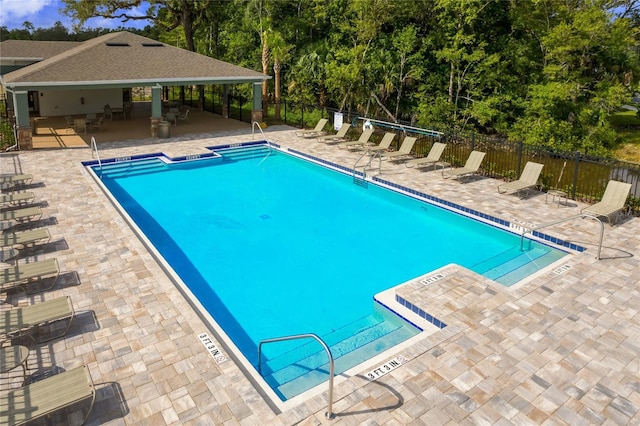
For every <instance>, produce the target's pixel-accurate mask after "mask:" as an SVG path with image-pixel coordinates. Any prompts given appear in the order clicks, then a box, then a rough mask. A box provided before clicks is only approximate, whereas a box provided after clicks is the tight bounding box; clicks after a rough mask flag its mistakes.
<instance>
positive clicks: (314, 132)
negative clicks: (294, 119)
mask: <svg viewBox="0 0 640 426" xmlns="http://www.w3.org/2000/svg"><path fill="white" fill-rule="evenodd" d="M328 122H329V120H327V119H326V118H321V119H320V120H318V123H317V124H316V127H314V128H313V129H311V130H298V131H297V132H296V136H298V137H301V138H317V137H318V136H323V135H326V134H327V132H325V131H324V130H323V129H324V126H325V125H326V124H327V123H328Z"/></svg>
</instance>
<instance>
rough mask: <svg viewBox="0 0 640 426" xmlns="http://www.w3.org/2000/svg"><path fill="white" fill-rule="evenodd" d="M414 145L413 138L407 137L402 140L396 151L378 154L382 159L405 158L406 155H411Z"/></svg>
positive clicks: (414, 140)
mask: <svg viewBox="0 0 640 426" xmlns="http://www.w3.org/2000/svg"><path fill="white" fill-rule="evenodd" d="M415 143H416V138H414V137H413V136H407V137H405V138H404V140H403V141H402V145H400V148H399V149H398V150H397V151H391V152H383V153H381V154H380V157H382V158H383V159H385V158H386V159H391V158H398V157H406V156H408V155H411V149H413V145H414V144H415Z"/></svg>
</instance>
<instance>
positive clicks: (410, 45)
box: [0, 0, 640, 154]
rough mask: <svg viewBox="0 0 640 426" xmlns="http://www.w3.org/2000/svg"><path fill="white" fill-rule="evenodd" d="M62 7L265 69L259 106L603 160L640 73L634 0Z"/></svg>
mask: <svg viewBox="0 0 640 426" xmlns="http://www.w3.org/2000/svg"><path fill="white" fill-rule="evenodd" d="M64 1H65V3H66V9H65V13H66V14H68V15H69V16H71V17H73V18H74V19H75V21H76V22H77V23H78V26H79V27H78V29H79V28H81V25H82V24H83V23H84V22H85V21H86V19H88V18H90V17H95V16H101V17H105V18H118V19H121V20H122V19H124V20H125V23H126V20H127V19H129V20H132V19H150V20H151V21H152V22H153V23H154V25H153V26H150V27H147V28H146V29H145V30H144V31H142V32H141V33H142V34H143V35H146V36H148V37H152V38H155V39H159V40H161V41H164V42H166V43H169V44H172V45H179V46H181V47H184V48H187V49H190V50H192V51H196V52H199V53H202V54H205V55H209V56H212V57H215V58H218V59H222V60H225V61H229V62H232V63H235V64H239V65H242V66H246V67H249V68H252V69H258V70H262V71H263V72H265V73H268V74H271V75H273V76H274V79H272V80H270V81H269V82H268V84H265V87H264V89H263V92H264V95H265V97H266V98H267V99H273V100H275V101H279V100H280V99H281V98H282V99H287V100H288V101H293V102H304V103H306V104H314V105H315V104H319V105H323V106H329V107H335V108H338V109H340V110H350V111H357V112H360V113H362V114H369V115H375V116H384V117H387V118H388V119H389V120H392V121H393V120H407V121H410V122H412V123H414V124H415V125H419V126H421V127H428V128H435V129H452V128H454V129H469V130H471V129H473V130H478V131H481V132H485V133H489V134H497V135H501V136H508V137H510V138H513V139H519V140H523V141H525V142H527V143H531V144H535V145H545V146H549V147H551V148H553V149H558V150H572V151H575V150H579V151H583V152H584V151H588V152H589V153H592V154H596V153H599V154H603V153H606V152H607V150H608V148H609V147H611V146H613V144H614V143H615V138H616V134H615V132H614V131H613V130H612V128H611V127H610V125H609V123H608V117H609V116H610V114H612V112H614V111H615V110H616V109H617V108H619V107H620V106H621V105H622V104H625V103H628V102H629V101H630V99H631V95H632V93H633V92H634V91H636V90H638V79H639V77H640V60H639V57H640V31H639V30H640V12H639V8H640V0H208V1H204V0H151V1H148V2H147V3H148V5H149V7H148V10H147V14H146V15H144V16H141V15H136V16H133V15H131V16H130V15H128V14H127V11H128V10H132V9H131V8H133V7H137V6H139V5H140V4H141V1H139V0H96V1H91V2H75V1H74V0H64ZM5 30H6V29H5ZM25 30H27V29H25ZM32 30H33V29H32ZM58 30H60V29H59V28H58ZM0 31H2V30H0ZM38 31H40V30H37V31H35V32H34V31H31V33H32V35H34V36H35V35H36V33H37V32H38ZM9 33H11V32H9ZM85 33H86V30H85V31H84V32H78V34H85ZM9 35H10V36H12V35H13V34H9ZM42 35H43V34H40V35H39V36H42ZM52 35H53V34H52ZM95 35H97V34H93V35H92V36H95ZM3 38H4V37H3Z"/></svg>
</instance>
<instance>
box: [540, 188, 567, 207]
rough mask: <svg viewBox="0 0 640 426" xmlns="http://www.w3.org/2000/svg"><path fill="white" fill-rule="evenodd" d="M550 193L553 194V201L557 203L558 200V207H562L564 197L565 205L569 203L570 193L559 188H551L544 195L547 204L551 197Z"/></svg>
mask: <svg viewBox="0 0 640 426" xmlns="http://www.w3.org/2000/svg"><path fill="white" fill-rule="evenodd" d="M549 195H551V202H552V203H555V202H556V201H557V203H558V208H559V207H560V203H561V202H562V199H563V198H564V205H565V206H566V205H567V204H569V199H568V198H567V197H568V195H567V193H566V192H565V191H560V190H559V189H550V190H548V191H547V195H545V197H544V202H545V204H546V203H547V200H548V199H549Z"/></svg>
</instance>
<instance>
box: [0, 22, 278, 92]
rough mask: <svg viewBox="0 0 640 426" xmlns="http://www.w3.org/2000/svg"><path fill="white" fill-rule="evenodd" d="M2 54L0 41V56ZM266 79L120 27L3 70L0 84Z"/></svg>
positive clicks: (95, 84) (85, 84)
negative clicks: (43, 57) (40, 59)
mask: <svg viewBox="0 0 640 426" xmlns="http://www.w3.org/2000/svg"><path fill="white" fill-rule="evenodd" d="M3 43H4V42H3ZM32 43H36V44H37V43H42V42H32ZM45 43H60V42H45ZM30 49H31V50H29V49H27V50H25V52H31V51H33V52H36V51H38V49H39V48H38V47H33V48H30ZM6 53H8V52H5V48H4V44H3V45H2V52H0V56H2V57H3V58H4V57H5V54H6ZM268 78H270V77H268V76H266V75H264V74H262V73H260V72H257V71H253V70H250V69H247V68H243V67H239V66H236V65H232V64H230V63H227V62H223V61H220V60H217V59H213V58H210V57H208V56H204V55H200V54H198V53H194V52H190V51H188V50H184V49H180V48H178V47H174V46H170V45H168V44H165V43H161V42H158V41H155V40H152V39H149V38H146V37H142V36H139V35H137V34H133V33H130V32H127V31H121V32H115V33H109V34H106V35H103V36H100V37H96V38H94V39H91V40H88V41H86V42H83V43H79V44H77V45H76V46H74V47H71V48H68V49H65V50H63V51H61V52H60V53H58V54H56V55H53V56H50V57H48V58H46V59H44V60H42V61H40V62H37V63H34V64H32V65H29V66H26V67H24V68H21V69H19V70H16V71H12V72H10V73H7V74H6V75H4V77H3V83H4V85H5V86H9V87H29V88H30V89H31V90H33V88H37V87H40V88H44V87H52V86H66V87H69V86H74V87H99V86H105V85H111V86H114V85H118V86H120V87H126V86H137V85H148V84H156V83H159V84H164V85H177V84H221V83H243V82H260V81H262V80H266V79H268Z"/></svg>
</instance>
